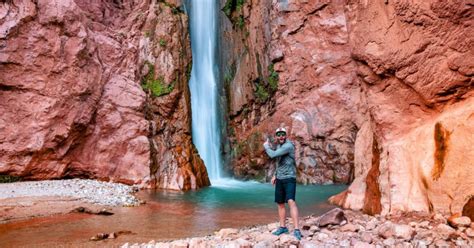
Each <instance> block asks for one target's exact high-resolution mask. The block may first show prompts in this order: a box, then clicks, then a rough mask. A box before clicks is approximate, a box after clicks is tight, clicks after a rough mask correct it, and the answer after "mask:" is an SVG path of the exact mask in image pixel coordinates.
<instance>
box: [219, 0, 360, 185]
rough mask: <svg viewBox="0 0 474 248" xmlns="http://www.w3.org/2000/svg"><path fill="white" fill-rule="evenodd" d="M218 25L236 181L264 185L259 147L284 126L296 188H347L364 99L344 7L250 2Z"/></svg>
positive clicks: (265, 170)
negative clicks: (306, 185) (256, 181)
mask: <svg viewBox="0 0 474 248" xmlns="http://www.w3.org/2000/svg"><path fill="white" fill-rule="evenodd" d="M228 2H232V1H228ZM222 19H223V22H227V23H230V24H227V25H225V23H224V27H228V28H226V29H224V31H223V35H222V36H223V37H224V39H226V40H224V41H223V43H224V48H225V49H223V53H224V55H223V56H225V53H233V54H234V55H235V57H233V58H231V59H229V56H228V57H226V58H225V59H223V61H224V63H226V62H227V67H225V68H224V69H223V71H224V73H226V75H224V80H227V81H228V82H226V83H227V84H228V86H227V91H228V95H229V99H228V112H229V136H230V137H231V138H230V143H231V145H230V146H231V147H232V150H231V151H230V152H231V161H232V168H231V169H232V170H233V172H234V174H235V175H236V176H237V177H243V178H261V179H266V180H268V179H269V178H270V177H271V175H272V174H273V170H274V165H272V164H271V163H270V161H268V159H267V156H266V155H265V154H264V153H263V148H262V143H263V141H264V139H265V137H266V136H267V135H270V136H273V133H274V130H275V129H276V128H277V127H279V126H281V125H283V126H286V127H287V128H288V129H289V138H290V139H291V140H292V141H293V142H294V143H295V145H296V148H297V149H296V151H297V154H296V160H297V161H296V162H297V170H298V181H299V182H302V183H313V184H327V183H348V182H350V181H351V180H352V178H351V176H352V173H353V172H352V171H353V160H354V159H353V158H354V154H353V150H354V141H355V136H356V133H357V127H358V125H359V123H360V124H361V123H362V120H363V118H362V116H363V115H362V114H360V113H359V109H363V104H362V102H363V99H362V95H361V91H360V86H359V83H358V81H356V76H355V73H354V71H355V68H356V65H355V63H354V62H353V60H352V59H351V53H350V46H349V44H348V32H347V27H346V19H345V15H344V1H269V0H262V1H251V3H250V1H248V2H246V3H245V4H243V5H242V6H236V7H235V8H234V9H232V13H231V15H230V16H223V17H222ZM241 19H243V21H244V24H243V25H242V24H241ZM232 24H233V25H232ZM231 28H232V29H231ZM229 37H231V38H232V41H231V42H230V43H231V45H229V44H228V43H229V41H228V40H230V38H229ZM228 46H230V47H232V48H234V49H229V48H228ZM229 72H230V73H229ZM228 79H230V80H228Z"/></svg>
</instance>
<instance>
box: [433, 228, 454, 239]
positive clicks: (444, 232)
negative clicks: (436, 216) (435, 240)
mask: <svg viewBox="0 0 474 248" xmlns="http://www.w3.org/2000/svg"><path fill="white" fill-rule="evenodd" d="M433 231H434V232H435V233H436V234H437V235H438V236H439V237H441V238H442V239H444V240H446V239H448V238H449V236H451V235H452V234H453V233H454V232H455V231H456V230H454V229H453V228H452V227H450V226H448V225H446V224H439V225H438V226H436V228H435V229H434V230H433Z"/></svg>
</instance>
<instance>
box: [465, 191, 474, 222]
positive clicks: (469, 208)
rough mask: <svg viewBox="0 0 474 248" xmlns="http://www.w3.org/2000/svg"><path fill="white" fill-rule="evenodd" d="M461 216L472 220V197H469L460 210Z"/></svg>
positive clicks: (473, 212) (473, 203) (473, 207)
mask: <svg viewBox="0 0 474 248" xmlns="http://www.w3.org/2000/svg"><path fill="white" fill-rule="evenodd" d="M462 215H463V216H467V217H469V218H471V220H474V195H471V197H470V198H469V200H468V201H467V202H466V204H465V205H464V207H463V209H462Z"/></svg>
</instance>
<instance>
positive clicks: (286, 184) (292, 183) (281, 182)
mask: <svg viewBox="0 0 474 248" xmlns="http://www.w3.org/2000/svg"><path fill="white" fill-rule="evenodd" d="M295 195H296V178H287V179H277V180H276V185H275V202H276V203H286V202H288V200H290V199H291V200H293V201H296V199H295Z"/></svg>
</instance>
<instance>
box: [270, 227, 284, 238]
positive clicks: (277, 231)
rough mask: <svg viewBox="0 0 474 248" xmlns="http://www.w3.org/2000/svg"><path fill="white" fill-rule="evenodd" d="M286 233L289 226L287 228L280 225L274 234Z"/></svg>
mask: <svg viewBox="0 0 474 248" xmlns="http://www.w3.org/2000/svg"><path fill="white" fill-rule="evenodd" d="M284 233H288V228H286V227H278V229H277V230H276V231H274V232H273V233H272V234H273V235H277V236H279V235H282V234H284Z"/></svg>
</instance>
